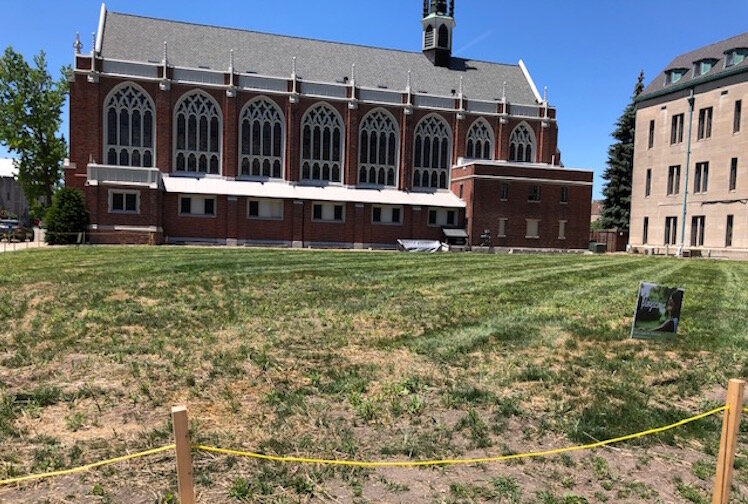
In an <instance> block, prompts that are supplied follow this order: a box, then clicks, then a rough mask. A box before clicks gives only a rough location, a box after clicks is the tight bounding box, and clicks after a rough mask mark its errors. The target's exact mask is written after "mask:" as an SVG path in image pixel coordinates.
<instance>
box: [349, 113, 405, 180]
mask: <svg viewBox="0 0 748 504" xmlns="http://www.w3.org/2000/svg"><path fill="white" fill-rule="evenodd" d="M359 139H360V141H359V144H358V152H359V156H358V159H359V163H358V182H359V184H376V185H386V186H397V178H398V177H397V160H398V157H399V156H398V149H399V145H400V142H399V131H398V128H397V123H396V122H395V119H394V118H393V117H392V115H391V114H390V113H389V112H387V111H385V110H382V109H377V110H374V111H372V112H370V113H369V114H368V115H367V116H366V117H365V118H364V120H363V121H361V127H360V128H359Z"/></svg>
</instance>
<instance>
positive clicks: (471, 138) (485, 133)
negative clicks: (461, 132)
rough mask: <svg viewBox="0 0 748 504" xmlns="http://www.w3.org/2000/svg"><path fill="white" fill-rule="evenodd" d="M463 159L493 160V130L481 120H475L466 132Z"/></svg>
mask: <svg viewBox="0 0 748 504" xmlns="http://www.w3.org/2000/svg"><path fill="white" fill-rule="evenodd" d="M465 157H466V158H469V159H493V130H492V129H491V126H490V125H489V124H488V122H487V121H486V120H485V119H483V118H480V119H476V121H475V122H474V123H473V125H472V126H471V127H470V130H468V134H467V146H466V149H465Z"/></svg>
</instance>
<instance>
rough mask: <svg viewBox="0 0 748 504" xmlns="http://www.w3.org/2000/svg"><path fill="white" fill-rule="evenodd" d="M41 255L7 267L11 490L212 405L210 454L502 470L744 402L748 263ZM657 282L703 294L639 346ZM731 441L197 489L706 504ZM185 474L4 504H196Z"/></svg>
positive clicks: (175, 252)
mask: <svg viewBox="0 0 748 504" xmlns="http://www.w3.org/2000/svg"><path fill="white" fill-rule="evenodd" d="M25 254H26V255H25V256H24V255H23V254H20V253H19V254H14V255H11V256H9V257H8V262H7V263H4V264H2V265H0V296H2V298H3V299H5V300H7V302H6V303H5V304H4V306H2V307H0V318H1V319H0V321H2V322H3V324H2V325H0V327H1V328H0V341H2V342H3V344H4V345H3V348H2V350H0V479H1V478H3V477H5V476H12V475H15V474H26V473H29V472H34V471H39V470H48V469H54V468H58V467H69V466H74V465H78V464H81V463H86V462H91V461H94V460H98V459H101V458H105V457H108V456H112V455H118V454H121V453H124V452H126V451H134V450H139V449H143V448H146V447H150V446H158V445H162V444H166V443H169V442H171V439H170V426H169V423H168V411H169V409H170V407H171V406H172V405H174V404H186V405H188V406H189V408H190V414H191V418H192V420H193V424H192V428H193V432H194V433H193V439H194V440H195V441H197V442H204V443H208V444H216V445H220V446H226V447H236V448H244V449H250V450H259V451H263V452H267V453H279V454H300V455H310V456H322V457H336V458H344V457H345V458H357V459H403V458H408V457H410V458H415V459H422V458H440V457H456V456H484V455H486V454H489V455H497V454H503V453H516V452H520V451H526V450H533V449H547V448H549V447H561V446H567V445H570V444H576V443H583V442H589V441H592V440H593V439H602V438H607V437H612V436H615V435H619V434H625V433H629V432H632V431H635V430H639V429H641V428H647V427H652V426H655V425H660V424H664V423H668V422H670V421H673V420H676V419H679V418H682V417H684V416H688V415H690V414H693V413H695V412H698V411H701V410H703V409H706V408H708V407H713V406H714V405H716V404H718V403H719V401H721V400H722V397H723V394H724V384H725V383H726V380H727V379H728V378H730V377H734V376H741V375H742V376H745V375H746V374H748V373H747V371H748V355H747V353H746V350H745V341H746V337H747V336H748V334H747V333H746V329H745V328H746V327H748V311H747V309H746V306H748V289H746V288H745V285H746V279H748V265H746V264H742V263H717V262H708V261H673V260H658V259H651V258H646V259H644V258H636V257H621V256H616V257H599V256H598V257H587V256H585V257H565V256H488V255H482V256H472V255H441V256H412V255H400V254H384V253H370V254H369V253H351V252H338V251H324V252H323V251H315V252H309V251H298V252H297V251H282V250H272V251H263V250H230V249H213V248H187V247H183V248H169V247H159V248H138V247H128V248H127V254H122V253H121V250H120V249H118V248H108V247H107V248H81V249H72V248H71V249H57V250H55V249H50V250H39V251H30V252H28V253H25ZM32 256H33V257H32ZM30 258H33V261H29V259H30ZM29 263H33V264H44V265H45V266H44V267H38V266H37V267H35V268H33V269H31V268H27V267H25V265H26V264H29ZM82 265H84V266H82ZM643 279H646V280H650V281H659V282H663V283H670V284H677V285H683V286H684V287H685V288H686V306H685V311H684V317H683V321H682V330H683V335H682V338H681V339H679V340H678V341H676V342H674V343H669V344H657V343H649V342H641V341H631V340H629V339H628V332H629V324H630V321H631V311H632V307H633V303H634V296H635V293H636V288H637V285H638V282H639V281H640V280H643ZM718 431H719V422H718V420H717V419H710V420H706V421H704V422H700V423H699V424H698V425H694V426H691V427H688V428H684V429H682V430H679V431H678V432H676V433H674V434H670V435H663V436H660V437H658V438H657V439H656V440H645V441H643V442H640V443H631V444H628V445H625V446H620V447H616V448H615V449H607V450H603V451H598V452H594V453H587V452H585V453H578V454H572V455H569V456H563V457H553V458H548V459H544V460H534V461H516V462H511V463H507V464H496V465H480V466H467V467H462V466H459V467H452V468H436V469H421V470H413V469H407V470H406V469H384V470H377V471H371V470H357V469H346V468H325V467H316V466H282V465H279V464H270V463H259V462H255V461H250V460H242V459H236V458H234V457H214V456H212V455H208V454H197V455H196V457H195V458H196V462H195V463H196V478H197V485H198V492H199V495H200V501H201V502H231V501H234V502H240V501H246V502H317V501H319V502H335V501H336V500H337V501H339V502H408V503H409V504H410V503H420V502H424V503H425V502H429V503H430V502H454V503H457V502H517V503H519V502H522V503H531V504H534V503H555V502H561V503H573V502H606V501H607V502H652V503H656V502H683V501H684V500H685V501H691V502H693V500H692V499H697V497H698V495H701V494H705V493H706V492H707V491H708V489H709V483H710V482H709V480H708V478H707V479H704V475H705V474H706V473H708V468H707V467H705V461H709V460H714V456H715V450H716V440H717V437H718V435H719V433H718ZM741 443H742V444H741V448H740V450H741V451H740V454H739V456H738V462H737V464H736V467H737V479H736V481H737V492H738V494H739V495H743V496H744V497H743V498H745V496H746V495H748V486H747V485H748V468H747V467H746V466H747V465H748V448H747V447H746V445H745V441H741ZM172 464H173V462H172V460H171V459H170V458H169V457H155V458H154V459H149V460H144V461H138V462H133V463H128V464H123V465H121V466H116V467H112V468H109V469H106V470H103V471H97V472H93V473H89V474H86V475H82V476H75V477H66V478H61V479H59V480H53V481H51V482H45V483H40V484H38V485H24V486H22V487H20V488H4V489H0V501H4V500H10V501H12V502H39V501H44V499H49V501H50V502H54V499H55V498H59V499H61V500H60V502H63V501H68V502H69V501H74V502H144V503H146V502H147V503H153V502H174V500H173V494H174V489H175V486H176V482H175V479H174V471H173V467H172ZM59 496H62V497H59Z"/></svg>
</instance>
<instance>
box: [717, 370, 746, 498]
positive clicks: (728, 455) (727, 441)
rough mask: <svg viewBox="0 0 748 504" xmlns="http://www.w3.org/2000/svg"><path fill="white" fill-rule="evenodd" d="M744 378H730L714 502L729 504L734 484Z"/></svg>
mask: <svg viewBox="0 0 748 504" xmlns="http://www.w3.org/2000/svg"><path fill="white" fill-rule="evenodd" d="M744 390H745V382H744V381H743V380H730V383H729V384H728V385H727V410H726V411H725V416H724V420H723V421H722V437H721V439H720V442H719V457H718V458H717V476H716V477H715V479H714V496H713V497H712V504H727V501H728V500H729V499H730V487H731V486H732V471H733V464H734V463H735V447H736V445H737V441H738V429H739V428H740V415H741V413H742V412H743V391H744Z"/></svg>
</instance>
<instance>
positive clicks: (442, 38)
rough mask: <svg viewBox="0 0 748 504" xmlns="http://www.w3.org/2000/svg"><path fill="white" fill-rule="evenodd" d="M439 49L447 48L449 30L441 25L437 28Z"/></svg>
mask: <svg viewBox="0 0 748 504" xmlns="http://www.w3.org/2000/svg"><path fill="white" fill-rule="evenodd" d="M439 47H442V48H448V47H449V28H447V25H441V26H440V27H439Z"/></svg>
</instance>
